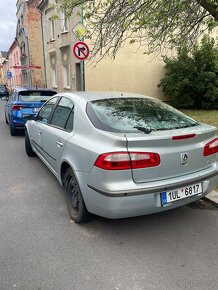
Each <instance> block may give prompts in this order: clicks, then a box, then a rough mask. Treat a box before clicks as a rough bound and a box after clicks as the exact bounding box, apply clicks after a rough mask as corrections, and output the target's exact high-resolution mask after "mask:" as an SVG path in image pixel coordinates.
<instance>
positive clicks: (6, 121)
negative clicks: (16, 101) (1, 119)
mask: <svg viewBox="0 0 218 290" xmlns="http://www.w3.org/2000/svg"><path fill="white" fill-rule="evenodd" d="M5 123H6V124H9V123H8V119H7V117H6V113H5Z"/></svg>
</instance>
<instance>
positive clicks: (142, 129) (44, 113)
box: [25, 92, 218, 223]
mask: <svg viewBox="0 0 218 290" xmlns="http://www.w3.org/2000/svg"><path fill="white" fill-rule="evenodd" d="M25 148H26V153H27V155H28V156H34V155H36V154H37V155H38V156H39V158H40V159H41V160H42V161H43V162H44V163H45V164H46V165H47V167H48V168H49V169H50V170H51V171H52V172H53V174H54V175H55V176H56V177H57V179H58V180H59V182H60V184H61V185H62V186H64V188H65V191H66V202H67V206H68V210H69V214H70V216H71V218H72V219H73V220H74V221H75V222H78V223H79V222H84V221H86V220H87V219H88V218H89V216H90V214H91V213H93V214H97V215H100V216H103V217H106V218H124V217H132V216H139V215H145V214H151V213H155V212H160V211H165V210H169V209H173V208H176V207H179V206H183V205H185V204H188V203H190V202H193V201H196V200H197V199H199V198H201V197H203V196H204V195H206V194H207V193H209V192H210V191H211V190H212V189H213V187H214V186H215V185H216V184H217V183H218V138H217V136H216V128H215V127H213V126H209V125H205V124H201V123H198V122H196V121H195V120H193V119H191V118H190V117H188V116H186V115H184V114H183V113H181V112H179V111H177V110H176V109H174V108H172V107H171V106H168V105H166V104H165V103H163V102H161V101H160V100H158V99H155V98H150V97H145V96H142V95H136V94H125V93H111V92H107V93H101V92H74V93H60V94H57V95H55V96H53V97H52V98H50V99H49V100H48V101H47V102H46V103H45V104H44V106H43V107H42V108H41V110H40V111H39V113H38V115H37V116H36V117H35V118H34V120H29V121H28V122H27V123H26V125H25Z"/></svg>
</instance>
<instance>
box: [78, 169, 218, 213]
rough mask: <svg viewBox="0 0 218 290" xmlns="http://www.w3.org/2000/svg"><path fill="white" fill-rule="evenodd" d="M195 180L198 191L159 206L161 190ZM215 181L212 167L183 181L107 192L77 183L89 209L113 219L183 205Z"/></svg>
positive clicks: (209, 189) (209, 187)
mask: <svg viewBox="0 0 218 290" xmlns="http://www.w3.org/2000/svg"><path fill="white" fill-rule="evenodd" d="M80 177H81V176H80ZM80 177H79V179H80ZM196 182H202V185H203V192H202V194H199V195H195V196H192V197H188V198H185V199H182V200H179V201H175V202H173V203H171V204H168V205H167V206H162V202H161V192H163V191H166V190H170V189H176V188H179V187H181V186H189V185H191V184H194V183H196ZM217 183H218V172H217V171H215V172H213V173H211V174H210V175H209V174H208V175H207V176H206V175H205V176H204V177H202V176H201V177H199V178H198V179H196V180H189V181H184V182H183V183H182V182H175V183H174V184H171V185H170V186H165V185H164V186H162V187H160V186H158V187H157V188H156V189H155V188H154V187H153V188H150V189H149V188H144V189H143V188H141V189H140V190H139V189H138V190H135V191H131V192H130V191H129V190H122V191H121V192H109V191H105V190H99V189H98V188H95V187H94V186H90V185H87V183H86V184H85V183H82V185H81V183H80V185H81V191H82V193H83V197H84V201H85V204H86V206H87V209H88V211H89V212H91V213H94V214H97V215H99V216H103V217H106V218H111V219H116V218H126V217H133V216H140V215H147V214H152V213H156V212H161V211H166V210H169V209H174V208H177V207H180V206H183V205H185V204H188V203H191V202H193V201H196V200H198V199H200V198H202V197H203V196H205V195H206V194H207V193H209V192H210V191H212V189H213V188H214V186H215V185H216V184H217Z"/></svg>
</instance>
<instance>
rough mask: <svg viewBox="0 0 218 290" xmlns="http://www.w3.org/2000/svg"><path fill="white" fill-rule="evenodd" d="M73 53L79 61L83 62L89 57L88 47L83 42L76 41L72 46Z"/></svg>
mask: <svg viewBox="0 0 218 290" xmlns="http://www.w3.org/2000/svg"><path fill="white" fill-rule="evenodd" d="M73 53H74V55H75V57H76V58H78V59H79V60H84V59H86V58H87V57H88V56H89V47H88V45H87V44H86V43H85V42H83V41H78V42H76V43H75V44H74V46H73Z"/></svg>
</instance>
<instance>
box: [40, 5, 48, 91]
mask: <svg viewBox="0 0 218 290" xmlns="http://www.w3.org/2000/svg"><path fill="white" fill-rule="evenodd" d="M38 11H39V13H40V15H41V32H42V53H43V62H44V77H45V86H46V88H47V74H46V61H45V42H44V30H43V22H42V12H41V11H40V10H39V9H38Z"/></svg>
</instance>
